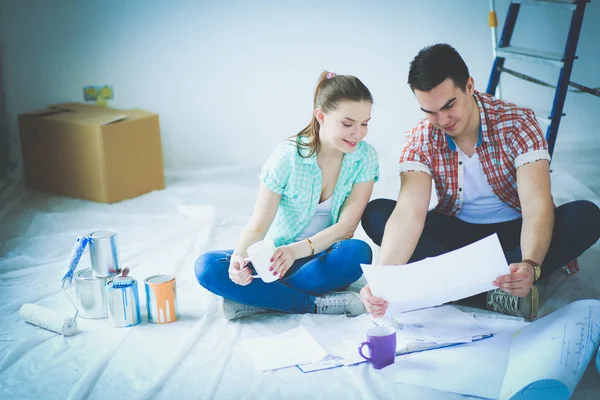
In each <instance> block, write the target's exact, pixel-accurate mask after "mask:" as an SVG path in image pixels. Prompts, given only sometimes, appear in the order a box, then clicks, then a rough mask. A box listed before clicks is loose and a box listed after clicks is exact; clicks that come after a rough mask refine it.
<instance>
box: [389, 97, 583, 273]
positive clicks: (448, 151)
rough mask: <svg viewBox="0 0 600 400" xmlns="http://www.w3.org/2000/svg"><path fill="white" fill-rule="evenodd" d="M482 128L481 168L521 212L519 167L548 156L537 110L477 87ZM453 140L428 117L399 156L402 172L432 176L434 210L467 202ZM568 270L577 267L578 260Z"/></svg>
mask: <svg viewBox="0 0 600 400" xmlns="http://www.w3.org/2000/svg"><path fill="white" fill-rule="evenodd" d="M474 98H475V101H476V102H477V106H478V107H479V113H480V120H481V129H480V136H479V140H478V143H477V146H476V147H475V151H476V152H477V155H478V156H479V160H480V162H481V165H482V168H483V172H484V174H485V177H486V179H487V181H488V183H489V185H490V188H491V189H492V191H493V192H494V194H495V195H496V196H498V198H499V199H500V201H502V202H503V203H504V204H506V205H507V206H509V207H511V208H513V209H514V210H516V211H518V212H519V213H520V212H521V203H520V201H519V195H518V192H517V168H518V167H520V166H522V165H525V164H528V163H532V162H534V161H538V160H542V159H545V160H550V155H549V153H548V144H547V143H546V140H545V138H544V134H543V133H542V131H541V129H540V127H539V125H538V123H537V120H536V119H535V115H534V113H533V111H531V110H529V109H527V108H521V107H518V106H516V105H514V104H511V103H508V102H506V101H503V100H499V99H496V98H494V97H492V96H490V95H488V94H484V93H479V92H477V91H475V94H474ZM462 164H463V163H462V161H460V160H459V154H458V151H457V149H456V144H455V143H454V141H453V140H452V139H451V138H450V137H449V136H447V135H446V133H444V132H443V131H441V130H440V129H438V128H436V127H434V126H433V125H432V124H431V123H430V122H429V121H428V120H427V119H424V120H423V121H421V122H420V123H419V124H418V125H417V126H416V127H415V128H414V129H413V130H412V131H411V132H408V133H407V137H406V142H405V144H404V148H403V149H402V153H401V155H400V173H402V172H411V171H421V172H425V173H427V174H429V175H431V177H432V178H433V180H434V183H435V190H436V193H437V196H438V204H437V206H436V208H435V210H436V211H437V212H439V213H441V214H445V215H451V216H456V215H457V214H458V213H459V212H460V210H461V208H462V203H463V194H462V191H463V187H464V166H463V165H462ZM566 270H567V272H568V273H571V274H573V273H575V272H577V271H578V270H579V265H578V263H577V260H574V261H571V262H570V263H569V264H568V265H567V266H566Z"/></svg>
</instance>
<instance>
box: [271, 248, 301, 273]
mask: <svg viewBox="0 0 600 400" xmlns="http://www.w3.org/2000/svg"><path fill="white" fill-rule="evenodd" d="M294 261H296V255H295V254H294V251H293V250H292V249H291V248H290V246H281V247H278V248H277V250H275V254H273V257H271V262H272V263H273V264H271V267H270V268H269V271H271V272H272V273H273V275H275V276H277V275H279V278H278V279H281V278H283V277H284V276H285V273H286V272H287V271H288V269H290V267H291V266H292V264H293V263H294Z"/></svg>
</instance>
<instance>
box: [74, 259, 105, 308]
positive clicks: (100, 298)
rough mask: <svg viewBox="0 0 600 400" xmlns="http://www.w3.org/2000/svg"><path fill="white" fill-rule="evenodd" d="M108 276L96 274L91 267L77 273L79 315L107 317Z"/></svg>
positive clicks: (76, 300)
mask: <svg viewBox="0 0 600 400" xmlns="http://www.w3.org/2000/svg"><path fill="white" fill-rule="evenodd" d="M106 279H107V278H99V277H96V276H94V274H93V272H92V270H91V269H90V268H87V269H82V270H81V271H79V272H77V273H76V274H75V296H76V299H75V302H76V303H77V309H78V311H79V316H80V317H83V318H106V317H107V316H108V314H107V311H106V294H105V290H104V285H105V283H106Z"/></svg>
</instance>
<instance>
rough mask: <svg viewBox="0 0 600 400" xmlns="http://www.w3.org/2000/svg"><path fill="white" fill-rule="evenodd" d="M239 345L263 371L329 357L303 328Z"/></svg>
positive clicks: (242, 342) (244, 341) (246, 341)
mask: <svg viewBox="0 0 600 400" xmlns="http://www.w3.org/2000/svg"><path fill="white" fill-rule="evenodd" d="M239 343H240V346H241V348H242V350H244V352H245V353H246V354H247V355H248V356H250V358H251V359H252V362H253V363H254V365H255V366H256V367H257V368H258V369H259V370H261V371H268V370H272V369H279V368H285V367H291V366H294V365H298V364H307V363H313V362H317V361H320V360H322V359H323V358H324V357H326V356H327V352H326V351H325V349H323V348H322V347H321V345H319V343H317V341H316V340H315V339H314V338H313V337H312V336H311V335H310V333H308V331H307V330H306V329H304V327H302V326H299V327H297V328H294V329H291V330H289V331H287V332H284V333H282V334H280V335H276V336H270V337H261V338H255V339H248V340H243V341H240V342H239Z"/></svg>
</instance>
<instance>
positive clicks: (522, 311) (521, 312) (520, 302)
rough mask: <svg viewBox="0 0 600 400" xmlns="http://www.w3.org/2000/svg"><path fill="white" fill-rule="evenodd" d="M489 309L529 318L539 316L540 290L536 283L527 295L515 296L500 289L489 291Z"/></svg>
mask: <svg viewBox="0 0 600 400" xmlns="http://www.w3.org/2000/svg"><path fill="white" fill-rule="evenodd" d="M486 308H487V309H488V310H491V311H497V312H501V313H503V314H509V315H514V316H517V317H522V318H525V319H528V320H533V319H536V318H537V314H538V290H537V287H536V286H535V285H532V286H531V290H530V291H529V294H528V295H527V296H525V297H517V296H513V295H512V294H510V293H506V292H504V291H502V290H500V289H495V290H492V291H490V292H487V307H486Z"/></svg>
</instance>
